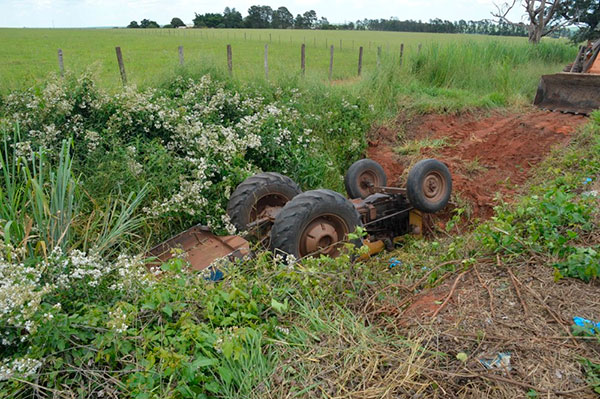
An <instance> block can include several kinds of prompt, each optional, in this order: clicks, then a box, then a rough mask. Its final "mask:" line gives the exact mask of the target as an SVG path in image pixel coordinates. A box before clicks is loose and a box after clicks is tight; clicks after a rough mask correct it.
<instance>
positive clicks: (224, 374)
mask: <svg viewBox="0 0 600 399" xmlns="http://www.w3.org/2000/svg"><path fill="white" fill-rule="evenodd" d="M219 375H220V376H221V379H222V380H223V382H224V383H225V385H230V384H231V381H232V380H233V374H232V372H231V370H230V369H229V368H227V367H219Z"/></svg>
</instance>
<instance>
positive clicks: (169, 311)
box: [162, 304, 173, 317]
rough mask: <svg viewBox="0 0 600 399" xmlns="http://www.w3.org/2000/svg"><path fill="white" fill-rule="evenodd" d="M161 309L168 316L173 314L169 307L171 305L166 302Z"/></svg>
mask: <svg viewBox="0 0 600 399" xmlns="http://www.w3.org/2000/svg"><path fill="white" fill-rule="evenodd" d="M162 311H163V313H165V314H166V315H167V316H169V317H171V316H173V308H172V307H171V305H168V304H167V305H165V306H163V308H162Z"/></svg>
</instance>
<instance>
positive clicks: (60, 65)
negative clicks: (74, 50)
mask: <svg viewBox="0 0 600 399" xmlns="http://www.w3.org/2000/svg"><path fill="white" fill-rule="evenodd" d="M58 69H59V71H60V77H61V78H63V77H64V76H65V64H64V63H63V52H62V49H58Z"/></svg>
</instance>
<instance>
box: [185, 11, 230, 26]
mask: <svg viewBox="0 0 600 399" xmlns="http://www.w3.org/2000/svg"><path fill="white" fill-rule="evenodd" d="M195 15H196V16H195V17H194V19H193V20H192V22H193V23H194V27H195V28H223V27H224V25H225V24H224V17H223V15H221V14H219V13H206V14H203V15H200V14H195Z"/></svg>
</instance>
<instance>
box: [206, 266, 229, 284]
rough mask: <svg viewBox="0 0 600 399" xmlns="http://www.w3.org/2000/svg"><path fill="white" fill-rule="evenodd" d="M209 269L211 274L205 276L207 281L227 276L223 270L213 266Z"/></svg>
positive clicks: (218, 279)
mask: <svg viewBox="0 0 600 399" xmlns="http://www.w3.org/2000/svg"><path fill="white" fill-rule="evenodd" d="M207 271H210V274H209V275H208V276H206V277H204V279H205V280H207V281H220V280H223V277H224V276H225V275H224V274H223V272H222V271H220V270H219V269H217V268H214V267H212V266H211V267H209V268H208V269H207Z"/></svg>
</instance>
